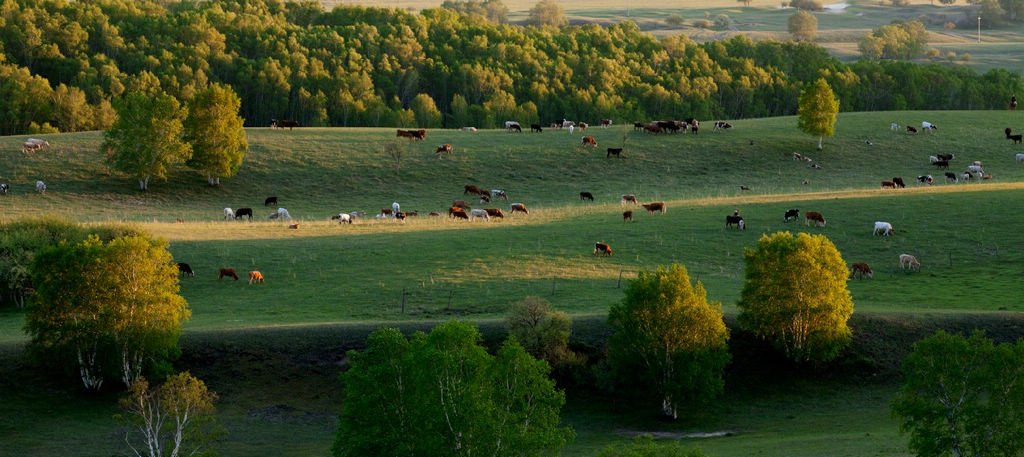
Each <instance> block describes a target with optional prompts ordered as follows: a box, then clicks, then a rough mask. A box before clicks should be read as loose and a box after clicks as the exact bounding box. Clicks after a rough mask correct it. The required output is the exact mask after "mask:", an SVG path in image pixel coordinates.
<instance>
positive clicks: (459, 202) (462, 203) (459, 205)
mask: <svg viewBox="0 0 1024 457" xmlns="http://www.w3.org/2000/svg"><path fill="white" fill-rule="evenodd" d="M452 206H453V207H456V208H462V209H464V210H466V211H469V210H471V209H473V208H471V207H470V206H469V204H468V203H466V202H465V201H463V200H452Z"/></svg>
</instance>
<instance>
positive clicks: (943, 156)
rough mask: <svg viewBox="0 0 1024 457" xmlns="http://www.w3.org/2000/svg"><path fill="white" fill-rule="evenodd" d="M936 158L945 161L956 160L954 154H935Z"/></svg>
mask: <svg viewBox="0 0 1024 457" xmlns="http://www.w3.org/2000/svg"><path fill="white" fill-rule="evenodd" d="M936 156H937V157H938V158H939V160H946V161H949V160H953V159H955V158H956V155H954V154H936Z"/></svg>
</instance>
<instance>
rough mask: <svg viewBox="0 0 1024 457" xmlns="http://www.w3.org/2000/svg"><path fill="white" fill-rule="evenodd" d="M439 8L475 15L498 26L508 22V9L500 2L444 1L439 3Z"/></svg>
mask: <svg viewBox="0 0 1024 457" xmlns="http://www.w3.org/2000/svg"><path fill="white" fill-rule="evenodd" d="M441 8H445V9H450V10H453V11H457V12H459V13H463V14H476V15H479V16H483V17H485V18H487V20H489V21H492V22H496V23H498V24H504V23H506V22H508V7H507V6H505V4H504V3H502V2H501V0H483V1H481V0H444V1H443V2H441Z"/></svg>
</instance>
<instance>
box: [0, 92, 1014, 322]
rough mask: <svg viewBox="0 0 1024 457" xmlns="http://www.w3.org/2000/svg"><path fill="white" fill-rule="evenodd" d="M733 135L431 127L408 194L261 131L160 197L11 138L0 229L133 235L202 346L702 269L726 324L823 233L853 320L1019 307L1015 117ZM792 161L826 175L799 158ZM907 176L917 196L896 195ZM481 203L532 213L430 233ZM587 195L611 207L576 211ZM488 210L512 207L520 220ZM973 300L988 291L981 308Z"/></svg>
mask: <svg viewBox="0 0 1024 457" xmlns="http://www.w3.org/2000/svg"><path fill="white" fill-rule="evenodd" d="M919 119H927V120H929V121H930V122H933V123H935V124H937V125H939V126H940V129H939V130H938V131H937V132H936V133H935V134H932V135H924V134H921V135H907V134H905V133H903V132H902V131H890V130H889V128H888V123H889V121H897V122H900V123H901V124H902V123H905V122H919ZM706 124H708V123H706ZM733 124H734V125H735V128H734V129H733V130H732V131H728V132H718V133H712V132H711V131H710V129H708V128H705V129H704V131H703V132H701V133H700V134H698V135H692V134H686V135H683V134H676V135H660V136H655V135H647V134H641V133H634V132H633V130H632V126H629V127H628V128H627V127H624V126H621V125H619V126H615V127H613V128H607V129H600V128H591V129H590V130H589V131H588V132H587V133H588V134H591V135H593V136H595V137H596V138H597V140H598V142H599V144H600V145H601V148H598V149H597V150H595V149H593V148H583V147H581V146H579V144H578V143H579V141H580V140H579V139H580V135H579V133H578V132H577V133H576V134H573V135H570V134H569V133H568V132H566V131H564V130H553V129H546V130H545V132H544V133H540V134H528V133H522V134H514V133H505V132H504V131H481V132H475V133H467V132H461V131H442V130H436V131H430V132H428V134H427V141H424V142H414V143H406V144H405V147H406V153H405V156H404V157H403V160H402V165H401V169H400V174H399V175H398V176H396V175H395V171H394V168H393V167H392V165H391V163H389V160H391V159H390V158H388V157H387V156H385V155H384V153H383V152H381V146H382V145H383V144H385V143H387V142H389V141H393V140H394V138H393V133H392V132H393V130H391V129H300V130H295V131H279V130H268V129H252V130H249V142H250V145H251V147H252V151H251V152H250V154H249V156H248V157H247V159H246V163H245V164H244V165H243V167H242V170H241V171H240V173H239V174H238V176H237V177H235V178H232V179H225V180H223V184H222V185H221V186H220V187H219V188H210V187H208V186H206V185H205V183H204V180H203V178H202V177H201V176H198V175H196V174H193V173H189V172H187V171H179V172H177V173H175V174H173V175H172V178H171V179H170V180H169V181H168V182H166V183H165V182H157V183H154V184H153V185H152V186H151V190H150V191H148V192H145V193H143V192H139V191H137V190H135V189H134V188H133V185H134V181H133V180H131V179H130V178H127V177H125V176H121V175H119V174H116V173H109V172H108V171H107V170H106V168H105V166H104V165H103V163H102V155H101V154H100V153H98V152H97V149H98V144H99V141H100V135H99V134H96V133H84V134H75V135H60V136H47V137H46V138H47V139H48V140H49V141H50V142H51V144H53V145H54V146H53V148H52V149H50V150H47V151H43V152H38V153H33V154H30V155H24V154H22V153H21V152H20V150H19V149H17V145H18V142H19V141H20V140H21V138H20V137H18V138H13V137H12V138H2V139H0V149H2V150H3V151H7V152H5V153H4V158H3V159H4V160H3V164H4V165H3V169H0V177H3V178H4V179H5V180H6V181H8V182H10V183H11V185H12V190H11V194H10V195H7V196H6V197H4V198H2V199H0V213H2V214H3V215H4V216H3V217H4V218H7V219H14V218H17V217H26V216H34V215H41V214H59V215H66V216H69V217H71V218H74V219H78V220H82V221H87V222H102V221H122V220H123V221H130V222H134V223H137V224H139V225H140V226H141V227H143V228H144V229H146V230H147V231H149V232H151V233H153V234H155V235H158V236H161V237H164V238H166V239H168V240H169V241H170V246H171V251H172V253H173V254H174V256H175V259H176V260H178V261H182V262H187V263H189V264H191V265H192V267H193V269H194V270H195V271H196V272H197V275H196V277H194V278H183V280H182V293H183V295H184V296H185V297H186V298H187V299H188V301H189V303H190V305H191V308H192V311H193V315H192V319H191V321H190V322H189V323H188V324H187V327H186V328H187V329H194V330H198V329H205V330H210V329H219V328H234V327H240V328H245V327H253V326H256V327H259V326H268V325H301V324H319V323H331V322H344V321H389V320H410V319H413V320H420V319H446V318H450V317H473V318H481V317H496V316H501V315H502V314H503V313H504V312H505V310H506V309H507V307H508V305H509V304H511V303H513V302H515V301H518V300H521V299H522V298H523V297H525V296H528V295H540V296H543V297H545V298H546V299H548V300H549V301H551V303H552V304H554V305H555V306H556V307H557V308H559V309H562V310H565V311H568V312H570V313H572V314H576V315H589V314H598V315H600V314H604V313H605V312H606V310H607V309H608V306H609V305H610V304H611V303H614V302H616V301H618V300H620V299H621V296H622V290H621V289H620V288H619V287H620V285H621V284H620V277H621V278H622V280H626V279H629V278H631V277H633V276H634V275H635V273H636V272H637V271H638V270H640V269H645V268H653V267H654V266H657V265H665V264H668V263H671V262H680V263H682V264H684V265H685V266H687V268H688V269H689V270H690V272H691V276H693V277H694V278H696V279H699V280H700V281H702V282H704V284H705V285H706V286H707V289H708V291H709V295H710V297H711V298H712V299H714V300H720V301H722V302H723V303H724V305H725V306H724V308H725V310H726V311H727V312H730V313H731V312H734V311H735V308H734V303H735V301H736V300H737V299H738V296H739V291H740V289H741V287H742V279H743V259H742V253H743V249H744V248H748V247H752V246H753V245H754V244H755V243H756V241H757V239H758V238H759V237H760V236H761V234H763V233H772V232H775V231H779V230H790V231H808V232H810V233H822V234H825V235H827V236H828V237H829V238H830V239H831V240H832V241H833V242H834V243H835V244H836V246H837V247H838V248H839V250H840V252H841V253H842V254H843V256H844V258H845V259H846V260H847V262H851V263H852V262H867V263H869V264H870V265H872V266H873V268H874V269H875V273H876V275H875V278H874V279H873V280H870V281H852V282H851V283H850V288H851V291H852V293H853V296H854V300H855V303H856V305H857V309H858V310H862V311H871V312H893V311H900V312H907V311H910V312H914V311H937V312H948V311H967V310H970V311H998V310H1010V311H1019V310H1021V309H1022V307H1024V304H1022V303H1021V302H1020V301H1019V300H1018V299H1017V296H1018V294H1019V291H1020V290H1021V289H1020V286H1019V281H1018V275H1015V274H1007V272H1008V271H1014V272H1020V271H1022V269H1024V268H1022V267H1024V262H1022V260H1021V258H1020V255H1019V246H1022V245H1024V234H1022V233H1021V232H1020V231H1019V230H1016V229H1015V227H1018V226H1019V225H1020V224H1019V223H1018V222H1019V221H1017V219H1018V218H1019V216H1017V215H1019V214H1024V199H1022V198H1021V195H1022V190H1024V164H1021V163H1018V162H1015V160H1014V154H1015V153H1017V152H1019V151H1024V148H1022V147H1021V146H1020V145H1014V144H1012V143H1011V142H1010V141H1008V140H1006V139H1005V138H1004V136H1003V134H1002V132H1001V130H1002V128H1003V127H1004V126H1006V125H1010V126H1013V125H1015V124H1016V125H1018V126H1019V125H1021V124H1022V122H1021V119H1020V116H1019V115H1018V114H1017V113H1013V112H927V113H921V112H917V113H909V112H903V113H901V112H895V113H884V114H881V113H850V114H844V115H841V116H840V119H839V122H838V126H837V133H836V135H835V136H834V137H832V138H830V139H828V140H827V141H826V146H825V150H824V151H820V152H819V151H815V150H814V146H815V144H816V138H811V137H809V136H807V135H804V134H801V133H799V132H797V130H796V128H795V124H796V119H795V118H792V117H787V118H775V119H758V120H740V121H735V122H733ZM624 135H625V138H626V139H625V152H624V157H622V158H611V159H608V158H605V154H604V153H603V149H604V147H605V146H622V145H623V138H624ZM868 141H870V142H871V144H870V145H869V144H868V143H867V142H868ZM442 142H447V143H452V144H454V145H455V153H454V154H453V155H452V156H451V157H450V158H440V159H439V158H437V157H435V156H434V154H433V150H434V147H435V146H436V144H437V143H442ZM796 151H800V152H801V153H803V154H805V155H808V156H810V157H812V158H813V159H814V162H813V163H815V164H820V165H821V166H822V168H821V169H812V168H810V167H809V164H808V162H803V161H794V160H793V159H792V154H793V152H796ZM936 153H954V154H956V159H955V160H954V161H953V168H952V169H953V170H956V171H957V172H958V173H959V172H961V171H962V170H963V169H964V168H965V166H966V165H967V164H968V163H969V162H970V161H973V160H980V161H982V162H983V163H984V165H985V171H986V172H987V173H991V174H993V175H994V177H995V179H993V180H991V181H985V182H981V183H978V182H972V183H967V184H964V183H960V184H953V183H944V180H943V178H942V173H941V170H937V169H935V167H933V166H932V165H930V164H929V163H928V156H929V155H930V154H936ZM925 173H930V174H932V175H933V176H935V178H936V179H935V182H936V184H935V185H933V186H925V185H919V184H916V183H915V182H914V181H915V178H916V176H918V175H920V174H925ZM893 176H902V177H903V178H904V179H905V180H906V181H907V182H908V186H909V187H908V188H907V189H899V190H896V191H893V190H882V189H880V188H879V182H880V181H881V180H883V179H891V178H892V177H893ZM36 179H43V180H44V181H45V182H46V183H47V186H48V191H47V193H46V194H45V195H39V194H36V193H35V192H34V190H32V189H34V182H35V180H36ZM804 181H809V184H806V185H805V184H802V183H803V182H804ZM464 184H477V185H480V186H481V187H486V188H501V189H505V190H506V191H507V192H508V194H509V196H510V198H511V201H513V202H523V203H525V204H526V205H527V207H528V208H530V210H531V213H530V214H529V215H522V214H517V215H515V216H512V215H506V217H505V218H504V220H496V221H493V222H490V223H484V222H480V221H476V222H472V223H466V222H461V221H460V222H452V221H450V220H447V218H444V217H429V216H427V215H426V213H427V212H430V211H437V212H444V210H445V208H447V206H448V204H449V203H450V202H451V201H452V200H453V199H463V198H465V199H469V196H464V195H463V191H462V187H463V185H464ZM741 185H743V186H748V187H750V188H751V190H749V191H741V190H740V186H741ZM580 191H588V192H592V193H593V194H594V195H595V197H596V200H595V201H594V202H581V201H580V199H579V197H578V193H579V192H580ZM623 194H636V195H637V196H638V198H639V199H640V200H641V201H642V202H650V201H665V202H667V206H668V210H667V212H666V213H665V214H654V215H651V214H647V213H646V212H645V211H643V209H642V208H639V207H631V208H625V209H632V210H633V211H634V213H635V214H634V219H635V221H634V222H633V223H623V221H622V216H621V211H622V210H623V209H624V208H623V207H622V206H620V204H619V197H620V196H621V195H623ZM271 195H273V196H277V197H278V198H279V201H280V204H281V206H283V207H285V208H288V210H289V211H290V212H291V214H292V216H293V217H295V218H296V222H298V223H299V224H300V229H299V230H289V229H287V228H286V224H285V223H283V222H273V221H267V220H266V215H267V214H269V213H271V212H272V211H273V210H274V208H270V207H266V208H265V207H264V206H263V205H262V203H263V199H264V197H266V196H271ZM392 201H398V202H400V203H401V205H402V208H403V210H406V211H409V210H418V211H420V212H421V215H420V216H419V217H416V218H410V220H409V221H408V222H406V223H405V224H401V223H392V222H388V221H386V220H379V219H376V218H374V217H372V214H373V213H375V212H376V211H377V210H378V209H379V208H382V207H390V205H391V202H392ZM472 203H473V204H474V206H477V207H492V206H493V207H502V208H505V209H506V210H507V209H508V206H507V204H506V203H505V202H495V203H492V204H486V205H479V204H478V203H477V202H475V201H473V202H472ZM241 206H249V207H253V208H254V209H255V211H256V215H257V218H256V221H254V222H248V221H224V220H223V215H222V209H223V208H224V207H232V208H238V207H241ZM788 208H799V209H800V210H801V211H807V210H814V211H819V212H822V213H824V214H825V217H826V219H827V220H828V225H827V226H826V227H824V228H816V227H806V226H805V225H804V224H803V221H802V220H801V221H797V222H788V223H785V222H783V220H782V214H783V213H784V212H785V210H786V209H788ZM735 209H739V210H741V214H742V215H743V216H744V218H745V219H746V222H747V225H748V230H745V231H739V230H737V229H735V228H730V229H727V228H725V226H724V217H725V215H727V214H731V213H732V212H733V210H735ZM358 210H361V211H366V212H367V213H368V217H367V218H365V219H358V220H357V221H356V223H355V224H353V225H343V226H339V225H337V224H334V223H331V222H330V221H329V220H328V218H329V217H330V215H331V214H336V213H338V212H342V211H344V212H348V211H358ZM176 218H181V219H183V220H184V221H185V223H181V224H179V223H175V222H174V220H175V219H176ZM876 220H884V221H888V222H891V223H892V224H893V225H894V226H895V227H896V229H897V232H896V234H895V236H893V237H881V236H873V235H872V228H873V223H874V221H876ZM596 241H603V242H606V243H608V244H610V245H611V246H612V248H613V249H614V255H613V256H612V257H607V258H595V257H594V256H593V255H592V252H591V251H592V250H593V243H594V242H596ZM901 253H910V254H914V255H916V256H917V257H918V258H919V259H920V260H921V262H922V265H923V269H922V271H921V272H920V273H904V272H900V271H897V270H896V263H897V262H896V260H897V256H898V255H899V254H901ZM221 267H231V268H234V269H236V270H238V271H239V272H241V273H242V274H243V276H244V273H245V272H246V271H249V270H260V271H261V272H263V274H264V276H265V277H266V278H267V282H266V283H264V284H260V285H253V286H249V285H247V284H246V282H245V281H244V279H245V278H244V277H243V280H242V281H238V282H235V281H231V280H224V281H220V280H218V279H217V274H216V272H217V270H218V269H219V268H221ZM972 284H985V297H986V298H985V299H984V300H979V299H978V291H977V289H976V288H974V287H973V286H972ZM403 302H404V307H403ZM20 326H21V314H20V313H17V312H12V311H5V312H3V313H0V330H2V331H0V341H20V340H22V339H23V338H24V337H23V336H22V335H21V332H20V331H19V328H20Z"/></svg>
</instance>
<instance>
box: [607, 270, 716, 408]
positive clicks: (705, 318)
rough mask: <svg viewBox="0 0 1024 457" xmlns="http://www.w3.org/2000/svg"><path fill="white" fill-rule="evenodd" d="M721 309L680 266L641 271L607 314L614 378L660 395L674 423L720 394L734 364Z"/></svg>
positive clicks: (610, 358)
mask: <svg viewBox="0 0 1024 457" xmlns="http://www.w3.org/2000/svg"><path fill="white" fill-rule="evenodd" d="M721 308H722V305H721V303H717V302H712V303H708V301H707V292H706V291H705V290H704V286H703V285H702V284H701V283H700V282H697V283H696V284H691V283H690V277H689V275H688V274H687V272H686V269H685V268H683V267H682V266H681V265H678V264H674V265H672V266H671V267H669V268H664V267H658V269H657V270H655V271H641V272H640V273H639V275H638V276H637V278H636V279H635V280H633V281H630V282H629V285H628V286H627V287H626V291H625V298H623V300H622V303H619V304H616V305H612V307H611V309H610V310H609V311H608V324H609V325H610V326H611V329H612V336H611V338H610V339H609V341H608V346H609V348H608V358H609V363H610V365H611V366H612V368H613V371H614V375H613V377H614V378H615V379H616V380H617V382H620V383H627V384H629V385H630V386H632V388H633V389H635V390H642V391H649V392H651V393H652V394H654V395H656V396H657V397H658V400H660V402H661V411H662V414H663V415H664V416H666V417H671V418H673V419H675V418H677V417H678V416H679V410H680V409H681V408H686V407H687V406H690V407H692V406H694V405H696V404H701V403H702V402H706V401H708V400H710V399H712V398H714V397H715V396H717V395H719V394H721V393H722V391H723V389H724V382H723V381H722V373H723V371H724V370H725V366H726V364H728V363H729V359H730V357H729V350H728V345H727V342H728V339H729V331H728V329H727V328H726V327H725V322H724V321H723V320H722V309H721ZM637 386H644V387H646V389H636V387H637Z"/></svg>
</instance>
